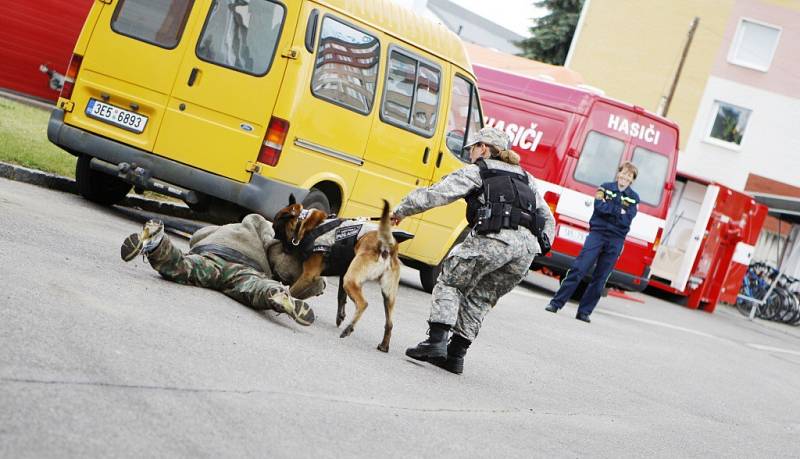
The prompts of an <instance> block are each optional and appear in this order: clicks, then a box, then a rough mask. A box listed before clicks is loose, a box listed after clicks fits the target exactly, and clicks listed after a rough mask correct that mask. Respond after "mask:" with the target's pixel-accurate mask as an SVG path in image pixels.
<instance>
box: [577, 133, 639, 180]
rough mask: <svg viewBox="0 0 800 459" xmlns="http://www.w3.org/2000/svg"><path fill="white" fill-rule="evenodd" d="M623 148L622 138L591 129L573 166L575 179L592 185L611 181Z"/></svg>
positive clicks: (614, 175) (615, 172)
mask: <svg viewBox="0 0 800 459" xmlns="http://www.w3.org/2000/svg"><path fill="white" fill-rule="evenodd" d="M624 150H625V142H623V141H622V140H619V139H615V138H613V137H609V136H607V135H605V134H601V133H599V132H597V131H591V132H590V133H589V135H587V136H586V141H585V142H584V144H583V150H581V155H580V158H579V159H578V166H577V167H575V180H577V181H579V182H583V183H587V184H589V185H592V186H600V185H601V184H603V183H605V182H613V181H614V179H615V177H616V175H617V168H618V167H619V164H620V161H621V159H622V152H623V151H624ZM637 192H638V191H637Z"/></svg>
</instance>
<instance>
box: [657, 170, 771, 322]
mask: <svg viewBox="0 0 800 459" xmlns="http://www.w3.org/2000/svg"><path fill="white" fill-rule="evenodd" d="M766 216H767V207H766V206H763V205H761V204H758V203H756V201H755V200H754V199H753V198H752V197H751V196H748V195H746V194H744V193H740V192H738V191H736V190H732V189H730V188H728V187H726V186H724V185H721V184H719V183H716V182H710V181H708V180H705V179H702V178H699V177H694V176H691V175H689V174H685V173H682V172H679V173H678V176H677V180H676V182H675V191H674V196H673V200H672V204H671V206H670V212H669V218H668V219H667V225H666V229H665V231H664V236H663V237H662V239H661V244H660V246H659V247H658V250H657V252H656V258H655V260H654V261H653V265H652V270H651V278H650V285H651V286H653V287H656V288H659V289H661V290H665V291H668V292H671V293H674V294H679V295H683V296H686V305H687V306H688V307H690V308H693V309H697V308H699V309H702V310H704V311H707V312H713V311H714V308H715V307H716V305H717V302H718V301H723V302H726V303H730V304H734V303H736V295H737V294H738V293H739V287H740V286H741V285H742V279H743V278H744V275H745V272H746V271H747V266H748V265H749V264H750V261H751V258H752V256H753V250H754V247H755V244H756V242H757V241H758V235H759V233H760V232H761V227H762V225H763V224H764V219H765V218H766Z"/></svg>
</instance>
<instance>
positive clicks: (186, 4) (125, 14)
mask: <svg viewBox="0 0 800 459" xmlns="http://www.w3.org/2000/svg"><path fill="white" fill-rule="evenodd" d="M193 4H194V0H168V1H162V2H153V1H151V0H120V2H119V4H117V9H116V10H114V16H113V17H112V18H111V30H113V31H114V32H117V33H118V34H121V35H125V36H128V37H131V38H135V39H137V40H141V41H144V42H147V43H152V44H154V45H157V46H160V47H162V48H168V49H172V48H174V47H176V46H178V42H179V41H180V39H181V35H182V34H183V29H184V27H186V20H187V19H188V18H189V12H191V11H192V5H193Z"/></svg>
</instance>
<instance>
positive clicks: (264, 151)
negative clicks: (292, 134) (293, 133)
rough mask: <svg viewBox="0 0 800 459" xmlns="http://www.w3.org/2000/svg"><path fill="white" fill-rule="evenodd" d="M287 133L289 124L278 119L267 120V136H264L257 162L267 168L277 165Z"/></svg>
mask: <svg viewBox="0 0 800 459" xmlns="http://www.w3.org/2000/svg"><path fill="white" fill-rule="evenodd" d="M287 132H289V122H288V121H286V120H283V119H280V118H276V117H274V116H273V117H272V118H271V119H270V120H269V127H267V134H266V135H265V136H264V143H263V144H262V145H261V151H260V152H259V153H258V162H260V163H262V164H266V165H267V166H274V165H276V164H278V159H280V157H281V151H283V143H284V142H285V141H286V133H287Z"/></svg>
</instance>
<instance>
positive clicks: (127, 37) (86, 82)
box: [65, 0, 196, 151]
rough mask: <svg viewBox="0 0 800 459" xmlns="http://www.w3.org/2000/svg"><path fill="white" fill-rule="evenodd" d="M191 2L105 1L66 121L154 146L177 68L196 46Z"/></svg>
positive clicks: (134, 143)
mask: <svg viewBox="0 0 800 459" xmlns="http://www.w3.org/2000/svg"><path fill="white" fill-rule="evenodd" d="M192 3H193V2H192V1H191V0H168V1H163V2H152V1H149V0H118V1H116V2H113V3H112V4H110V5H106V6H104V7H103V9H102V10H101V11H100V14H99V17H98V20H97V23H96V25H95V27H94V29H93V30H92V33H91V37H90V38H89V39H88V41H87V45H86V50H85V52H84V56H83V61H82V64H81V71H80V73H79V75H78V80H77V81H76V83H75V90H74V91H73V93H72V101H73V102H74V103H75V109H74V110H73V112H72V113H69V114H68V115H67V117H66V118H65V120H66V122H67V123H69V124H71V125H73V126H76V127H79V128H82V129H85V130H87V131H91V132H96V133H98V134H100V135H102V136H104V137H108V138H111V139H114V140H117V141H120V142H124V143H126V144H129V145H132V146H134V147H137V148H140V149H142V150H148V151H150V150H152V149H153V145H154V143H155V139H156V135H157V134H158V128H159V125H160V122H161V117H162V115H163V111H164V107H165V105H166V103H167V100H168V98H169V94H170V92H171V91H172V86H173V83H174V81H175V73H176V72H177V71H178V67H179V66H180V64H181V60H182V58H183V54H184V52H185V51H186V50H187V49H189V48H190V47H191V46H192V44H191V43H187V42H188V40H186V28H187V24H190V23H191V22H192V21H193V20H194V19H196V14H194V15H193V14H192ZM120 110H121V111H120ZM111 114H113V115H114V116H113V117H112V116H110V115H111ZM126 114H127V118H126V117H125V115H126Z"/></svg>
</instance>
